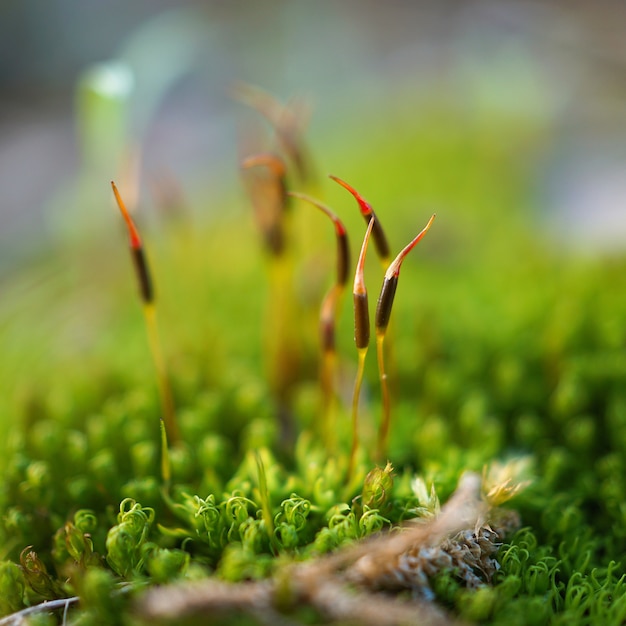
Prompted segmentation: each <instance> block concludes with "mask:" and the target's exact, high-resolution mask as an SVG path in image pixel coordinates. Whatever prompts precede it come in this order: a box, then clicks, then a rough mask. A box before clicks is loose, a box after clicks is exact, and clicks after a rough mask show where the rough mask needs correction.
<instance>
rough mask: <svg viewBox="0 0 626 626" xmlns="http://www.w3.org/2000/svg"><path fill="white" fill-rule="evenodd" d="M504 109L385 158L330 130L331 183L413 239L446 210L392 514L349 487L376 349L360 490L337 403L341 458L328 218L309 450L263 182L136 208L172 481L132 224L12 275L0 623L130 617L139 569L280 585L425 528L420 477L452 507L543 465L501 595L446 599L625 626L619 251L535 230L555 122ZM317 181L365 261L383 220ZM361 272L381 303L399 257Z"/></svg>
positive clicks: (5, 328)
mask: <svg viewBox="0 0 626 626" xmlns="http://www.w3.org/2000/svg"><path fill="white" fill-rule="evenodd" d="M434 111H436V113H434ZM446 116H447V117H446ZM402 120H403V122H405V123H406V122H407V118H402ZM492 122H493V120H492ZM505 122H507V124H506V125H505ZM510 122H511V120H504V121H503V122H502V126H501V127H500V128H499V127H498V124H497V120H496V121H495V122H494V123H493V124H491V125H490V126H489V127H488V128H487V127H483V126H481V124H479V123H476V124H474V125H472V124H469V125H468V124H467V121H466V120H459V119H458V118H457V117H456V116H455V114H454V112H453V111H448V112H447V113H445V112H444V113H442V112H441V110H440V109H438V108H436V107H433V111H431V112H430V114H428V113H425V114H424V115H423V117H422V119H421V121H418V122H415V123H414V124H413V125H411V126H406V125H403V126H402V127H401V129H400V128H399V129H398V133H397V134H396V135H394V139H393V141H392V140H388V139H387V138H386V137H385V136H383V135H382V134H381V135H377V134H376V131H375V129H373V130H372V133H371V136H370V137H369V138H368V154H362V153H361V154H359V155H358V156H356V155H353V154H352V153H350V152H348V151H347V150H345V149H339V148H337V146H334V145H333V143H332V140H330V139H329V141H328V146H329V150H330V154H331V155H332V156H333V160H332V163H331V164H330V167H332V171H333V172H334V173H337V174H339V175H341V176H342V177H344V178H346V179H347V180H350V181H351V182H353V184H354V185H355V186H357V187H359V189H360V190H361V191H362V192H363V193H364V194H365V195H366V196H367V197H368V199H369V200H370V201H371V202H372V204H373V205H374V206H375V208H376V210H377V212H378V214H379V217H380V218H381V220H383V223H384V225H385V227H386V229H387V230H388V232H389V238H390V241H391V242H392V247H393V248H394V249H395V250H399V249H400V247H401V246H403V245H404V244H405V243H406V242H407V241H408V239H409V234H408V233H412V234H415V233H416V232H417V230H419V228H421V227H422V225H423V223H425V220H426V218H427V217H428V216H429V215H430V212H432V209H433V208H435V209H436V210H437V212H438V217H437V221H436V223H435V225H434V227H433V229H432V231H431V232H430V233H429V235H428V237H427V238H426V239H425V240H424V241H423V242H422V243H421V244H420V246H419V249H418V250H416V252H415V253H414V255H413V256H412V257H410V258H409V259H408V260H407V262H406V264H405V267H404V269H403V271H402V276H401V280H400V284H399V288H398V293H397V297H396V304H395V308H394V313H393V320H392V335H393V361H392V366H391V368H392V380H393V383H392V384H393V420H394V421H393V432H392V438H391V447H390V455H389V456H390V460H391V461H392V462H393V464H394V467H395V469H396V476H395V483H394V488H393V492H392V493H391V494H390V496H389V498H388V500H387V502H386V503H385V504H384V507H383V508H381V509H374V510H372V511H370V512H368V514H363V511H362V510H359V506H360V505H359V504H358V502H357V503H356V504H355V503H353V498H355V497H356V496H358V495H359V494H360V493H361V490H362V485H363V479H364V477H365V474H366V472H367V471H368V470H369V469H371V468H372V467H373V463H372V462H371V461H370V460H369V454H370V452H371V451H372V450H373V449H374V441H373V437H374V433H375V429H376V428H375V427H376V424H377V422H378V419H379V413H380V399H379V391H378V383H377V374H376V370H375V358H374V355H373V354H372V355H370V358H369V360H368V364H367V369H366V387H367V389H366V393H365V398H364V401H363V405H362V435H363V437H362V440H363V447H362V453H361V457H360V459H359V469H358V472H357V474H356V476H355V477H354V480H353V481H352V482H351V483H350V484H348V485H346V484H345V480H344V473H345V468H346V465H347V459H346V457H347V451H348V447H349V443H350V442H349V410H348V408H347V403H346V405H345V406H344V405H342V404H341V403H340V405H339V407H338V409H337V411H336V415H335V419H336V424H335V429H336V438H337V442H338V448H337V451H336V453H335V454H330V455H329V453H328V451H327V450H324V448H323V447H322V445H321V440H320V424H319V421H320V420H319V410H320V399H319V396H318V387H317V367H318V353H317V328H316V324H317V307H318V306H319V302H320V299H321V297H322V294H323V292H324V289H325V288H326V287H327V286H328V285H329V283H330V281H331V274H332V267H333V259H332V253H333V250H334V248H333V240H332V231H330V229H329V228H328V224H327V223H325V222H324V220H323V218H322V217H321V216H319V215H317V214H315V213H314V212H313V211H312V210H311V209H309V208H308V207H303V206H297V207H295V208H294V221H295V224H294V233H295V234H294V238H293V244H292V245H293V254H294V258H295V260H296V275H297V277H298V280H297V283H296V284H295V285H293V293H294V298H295V300H294V301H295V302H296V303H297V306H298V313H297V316H296V318H294V319H297V323H295V322H294V328H293V329H292V331H293V337H294V342H295V345H297V348H298V353H299V364H298V368H297V374H298V376H297V379H298V382H297V385H296V386H295V392H294V398H293V420H294V423H295V431H296V433H298V434H297V439H296V442H295V443H294V444H293V445H292V446H285V445H284V442H281V441H280V436H279V428H278V424H277V420H276V409H275V404H274V400H273V398H272V394H271V391H270V386H269V384H268V373H267V372H268V367H269V365H268V363H267V358H266V357H265V356H264V355H265V354H266V353H267V352H268V348H267V345H268V344H267V342H268V341H271V339H268V337H267V333H266V332H265V330H264V328H267V327H269V325H270V322H269V320H267V319H266V317H265V315H266V313H265V311H267V301H266V300H267V267H266V263H265V262H266V261H267V259H265V258H264V253H263V251H262V249H261V246H260V244H259V242H258V238H257V235H256V233H255V231H254V228H253V224H252V219H251V216H250V214H249V210H248V205H247V201H246V199H245V198H244V196H243V194H238V195H234V196H232V197H227V198H220V208H219V214H216V213H213V214H212V216H211V217H206V216H205V217H200V218H199V217H198V212H199V211H198V210H196V211H195V212H194V213H193V214H192V215H191V216H187V217H185V216H184V215H182V216H180V218H177V219H172V220H169V221H168V220H165V219H161V220H160V221H159V220H152V221H151V223H150V224H149V225H146V224H144V229H143V234H144V239H145V241H146V244H147V248H148V254H149V257H150V260H151V262H152V267H153V274H154V277H155V282H156V284H157V293H158V303H159V315H160V323H161V330H162V333H161V334H162V337H163V343H164V350H165V353H166V355H167V360H168V363H169V367H170V373H171V381H172V384H173V388H174V394H175V398H176V405H177V411H178V416H179V420H180V426H181V430H182V434H183V440H184V444H183V445H182V446H181V447H179V448H176V449H174V450H173V451H172V455H171V462H172V472H173V477H172V484H171V486H170V487H169V489H167V490H166V489H165V488H164V487H163V485H162V481H161V470H160V432H159V415H160V407H159V403H158V394H157V391H156V383H155V378H154V373H153V366H152V362H151V360H150V354H149V351H148V347H147V342H146V338H145V329H144V327H143V321H142V317H141V311H140V306H139V304H138V302H137V300H136V298H135V293H134V284H133V278H132V274H131V272H130V262H129V260H128V258H127V251H126V248H125V241H124V236H123V234H122V231H121V230H120V229H119V228H118V216H116V215H114V214H111V219H110V221H109V224H110V232H108V233H107V234H103V235H102V236H101V237H99V239H98V240H97V241H87V242H84V243H82V244H80V245H77V244H73V245H71V246H67V247H59V248H56V249H54V250H51V251H50V252H49V255H48V256H46V257H45V258H43V259H38V260H35V261H33V263H32V265H31V266H30V267H27V268H23V269H21V270H20V271H19V272H18V273H17V274H15V275H13V276H12V277H11V278H5V280H4V281H3V285H2V289H3V293H4V297H3V303H2V305H1V307H2V318H1V320H2V324H1V326H0V340H1V342H2V346H3V350H2V355H1V358H0V379H1V380H2V388H3V393H2V397H1V398H0V403H1V410H2V416H3V417H2V420H1V428H2V454H1V459H2V460H1V461H0V464H1V467H2V472H3V475H4V478H3V481H2V495H1V503H2V508H3V515H2V523H1V528H0V537H1V541H2V551H1V552H0V554H1V556H2V558H3V559H5V560H4V561H3V563H2V564H1V565H0V612H1V613H2V614H8V613H10V612H13V611H17V610H19V609H21V608H23V607H24V606H25V605H32V604H36V603H37V602H40V601H42V600H44V599H50V598H53V597H66V596H72V595H75V594H76V595H79V596H80V598H81V600H80V608H79V609H77V610H73V611H70V613H69V615H68V617H67V619H68V620H69V623H76V624H79V623H102V624H104V623H120V621H122V622H125V623H135V622H136V621H137V620H139V619H140V618H139V617H137V616H132V615H131V614H130V613H129V598H131V597H132V596H133V594H134V593H135V590H140V589H141V588H142V587H143V586H144V585H146V584H152V583H162V582H168V581H173V580H179V579H197V578H202V577H205V576H218V577H221V578H223V579H225V580H233V581H236V580H241V579H245V578H253V579H254V578H260V577H265V576H268V575H270V574H271V573H272V572H274V571H276V569H277V568H280V567H281V565H282V564H284V563H286V562H288V561H289V560H292V559H308V558H313V557H314V556H315V555H318V554H322V553H325V552H327V551H329V550H332V549H333V548H335V547H337V546H340V545H342V544H343V543H345V542H347V541H351V540H354V539H358V538H360V537H362V536H365V535H366V534H368V533H371V532H373V531H376V530H379V529H383V528H385V527H388V526H389V524H393V523H396V522H399V521H401V520H403V519H406V518H408V517H411V516H412V515H413V514H414V513H413V511H414V510H415V509H416V508H417V507H418V506H419V502H418V501H417V498H416V496H415V494H414V493H413V491H412V490H411V488H410V481H411V479H412V478H413V477H414V476H415V474H420V475H422V476H425V477H426V479H427V481H432V482H433V483H434V484H435V486H436V489H437V492H438V494H439V496H440V498H441V500H442V501H444V500H445V499H446V498H447V497H448V495H449V494H450V493H451V492H452V490H453V489H454V486H455V484H456V482H457V479H458V477H459V476H460V474H461V473H462V472H463V471H464V470H466V469H473V470H478V471H480V470H481V469H482V468H483V466H484V465H486V464H489V463H490V462H492V461H494V460H506V459H507V458H510V457H517V456H521V455H524V456H527V457H528V458H529V459H530V460H531V463H532V468H533V482H532V485H531V486H530V487H529V488H527V489H526V490H525V491H524V492H523V493H521V494H520V495H519V496H517V497H516V498H515V500H514V501H513V502H512V503H511V506H513V507H514V508H515V509H517V510H518V511H519V513H520V515H521V519H522V523H523V528H522V529H521V530H519V531H518V532H517V533H516V534H515V535H514V536H512V537H510V539H508V541H507V543H506V544H504V545H503V546H502V547H501V549H500V551H499V553H498V557H497V558H498V561H499V563H500V565H501V569H500V571H499V572H498V573H497V575H496V578H495V580H494V584H493V586H492V587H485V588H482V589H480V590H478V591H469V590H466V589H464V588H462V586H461V585H460V584H459V582H458V581H457V580H456V578H455V576H454V573H453V572H452V573H449V574H442V575H441V576H440V577H439V578H437V579H436V580H435V581H433V587H434V589H435V591H436V593H437V601H438V602H440V603H442V604H443V605H445V606H447V607H449V608H450V609H451V610H452V612H453V613H456V614H459V615H460V616H462V617H463V618H466V619H467V620H470V621H472V620H475V621H478V622H481V623H491V624H559V623H562V624H619V623H623V621H624V619H626V594H625V593H624V591H625V589H624V585H625V579H624V575H623V572H624V569H623V565H622V563H621V560H622V559H623V554H624V553H625V552H626V531H625V530H624V529H625V528H626V523H625V522H626V519H625V518H626V508H625V505H624V502H626V483H625V482H624V480H625V479H624V476H626V472H625V467H624V465H625V463H626V462H625V460H624V458H625V452H626V429H625V428H624V426H626V325H625V324H624V323H623V320H624V319H626V296H625V295H624V290H623V289H620V288H619V286H620V280H621V279H622V278H623V276H624V272H625V271H626V258H625V257H624V256H623V255H622V256H619V257H615V256H614V257H612V258H593V259H589V258H586V259H580V258H577V257H576V256H575V255H572V254H570V253H569V252H564V251H563V250H562V249H559V250H555V249H554V245H555V244H553V243H550V241H549V238H548V237H546V236H544V235H542V234H541V230H542V226H543V225H544V224H545V222H544V221H542V218H541V216H538V215H533V214H532V213H530V212H528V209H529V207H532V205H533V197H532V194H531V192H530V190H531V189H532V182H533V173H532V172H529V171H528V169H527V168H525V167H523V166H522V165H523V164H524V163H527V162H528V159H529V156H532V150H533V149H537V144H539V143H541V142H540V141H539V140H537V142H536V143H535V142H534V139H532V137H533V132H538V131H537V129H533V128H525V127H524V126H523V124H522V123H519V122H520V121H519V120H518V124H517V125H512V124H510ZM512 128H514V130H511V129H512ZM433 129H434V130H433ZM442 129H445V132H443V131H442ZM400 130H401V131H402V132H400ZM529 137H531V139H529ZM315 147H316V148H317V151H318V153H319V154H320V155H321V156H322V157H323V156H324V150H323V148H324V146H315ZM107 183H108V181H103V184H102V189H101V190H99V191H98V193H97V197H99V198H100V200H101V205H102V211H107V210H108V209H109V206H110V199H109V196H108V189H107ZM294 188H295V187H294ZM318 191H319V192H320V193H322V194H323V195H325V196H326V200H327V201H328V202H329V204H330V205H331V206H333V207H334V208H335V210H336V211H337V212H338V213H339V214H340V215H341V216H342V218H344V219H345V221H346V222H347V224H348V230H349V233H350V234H351V236H352V244H353V252H355V246H356V244H357V240H358V239H359V238H360V237H361V235H362V232H363V228H364V227H363V223H362V221H361V220H360V217H359V216H358V213H357V211H356V209H355V207H354V206H353V204H352V199H351V198H349V197H347V196H345V195H342V191H341V190H335V189H333V188H332V187H331V184H330V183H328V184H327V183H325V182H322V183H321V184H320V187H319V189H318ZM433 205H434V206H433ZM531 215H532V217H531ZM411 236H412V235H411ZM367 274H368V277H367V281H368V285H369V288H370V293H371V294H372V295H371V297H372V298H374V297H375V295H374V294H376V292H377V289H378V286H379V284H380V281H381V280H382V272H381V270H380V268H379V266H378V265H377V264H376V261H375V260H374V259H373V258H372V259H370V261H368V266H367ZM349 308H350V307H349V306H347V305H346V306H344V311H343V313H342V318H341V323H340V328H339V331H338V337H339V350H338V352H339V355H340V372H341V379H342V381H343V384H344V385H345V389H346V390H347V397H349V393H350V388H351V385H352V380H353V374H354V369H355V361H356V359H355V354H354V348H353V346H352V328H351V324H352V322H351V312H350V310H349ZM344 395H345V394H344ZM256 452H259V453H260V457H261V459H262V462H263V466H264V469H265V473H266V478H267V491H266V493H263V492H264V490H263V487H262V485H261V486H260V485H259V468H258V464H257V456H256ZM264 506H268V507H269V513H268V512H267V510H266V512H265V514H264V512H263V507H264ZM272 526H273V529H272V528H271V527H272ZM27 546H32V551H34V552H35V553H36V557H35V556H34V555H32V554H31V555H30V556H29V555H28V554H27V553H25V555H24V556H23V557H22V563H21V566H19V567H18V565H17V563H20V553H21V552H22V550H23V549H24V548H26V547H27ZM42 564H43V565H45V568H46V569H47V574H44V573H42V570H41V568H42ZM34 619H35V620H36V622H37V623H46V624H48V623H54V622H55V620H56V617H51V616H47V615H45V614H42V615H38V616H36V617H35V618H34ZM303 619H305V617H303Z"/></svg>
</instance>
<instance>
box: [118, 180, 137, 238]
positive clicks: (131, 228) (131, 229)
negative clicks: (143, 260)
mask: <svg viewBox="0 0 626 626" xmlns="http://www.w3.org/2000/svg"><path fill="white" fill-rule="evenodd" d="M111 187H112V188H113V194H114V195H115V200H116V202H117V206H118V207H119V209H120V211H121V213H122V217H123V218H124V221H125V222H126V227H127V228H128V237H129V239H130V247H131V248H133V249H135V250H139V249H141V248H142V244H141V237H140V236H139V231H138V230H137V227H136V226H135V222H133V218H132V217H131V216H130V213H129V212H128V209H127V208H126V205H125V204H124V201H123V200H122V196H121V195H120V192H119V191H118V189H117V186H116V184H115V183H114V182H113V181H111Z"/></svg>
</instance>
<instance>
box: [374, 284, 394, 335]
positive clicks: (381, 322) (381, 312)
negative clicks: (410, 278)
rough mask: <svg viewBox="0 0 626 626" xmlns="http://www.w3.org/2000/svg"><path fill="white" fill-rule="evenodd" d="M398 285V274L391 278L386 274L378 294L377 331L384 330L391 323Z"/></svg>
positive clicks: (375, 322) (375, 323)
mask: <svg viewBox="0 0 626 626" xmlns="http://www.w3.org/2000/svg"><path fill="white" fill-rule="evenodd" d="M397 287H398V276H397V275H393V276H391V277H390V278H387V276H385V279H384V281H383V286H382V289H381V290H380V295H379V296H378V303H377V304H376V315H375V318H374V325H375V326H376V332H384V331H385V330H386V329H387V326H388V325H389V318H390V317H391V307H392V306H393V299H394V297H395V295H396V289H397Z"/></svg>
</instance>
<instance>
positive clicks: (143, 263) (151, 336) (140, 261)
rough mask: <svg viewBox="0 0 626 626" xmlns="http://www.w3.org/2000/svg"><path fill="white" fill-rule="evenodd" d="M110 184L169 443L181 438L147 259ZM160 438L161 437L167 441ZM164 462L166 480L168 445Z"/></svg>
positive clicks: (127, 215)
mask: <svg viewBox="0 0 626 626" xmlns="http://www.w3.org/2000/svg"><path fill="white" fill-rule="evenodd" d="M111 187H112V188H113V194H114V195H115V200H116V201H117V206H118V207H119V209H120V212H121V213H122V217H123V218H124V221H125V222H126V228H127V230H128V238H129V245H130V252H131V256H132V259H133V265H134V267H135V273H136V275H137V280H138V282H139V294H140V297H141V302H142V305H143V306H142V308H143V314H144V318H145V321H146V329H147V332H148V342H149V344H150V351H151V353H152V359H153V361H154V365H155V368H156V372H157V383H158V387H159V395H160V398H161V410H162V412H163V424H164V426H165V435H166V439H167V440H169V442H170V443H171V444H172V445H175V444H177V443H179V442H180V432H179V429H178V422H177V420H176V412H175V410H174V399H173V396H172V390H171V387H170V383H169V377H168V373H167V367H166V364H165V358H164V356H163V350H162V349H161V340H160V337H159V329H158V324H157V316H156V308H155V298H154V289H153V286H152V280H151V278H150V271H149V269H148V262H147V260H146V256H145V252H144V247H143V243H142V241H141V237H140V236H139V231H138V230H137V227H136V226H135V223H134V221H133V219H132V217H131V216H130V213H129V212H128V210H127V209H126V205H125V204H124V201H123V200H122V197H121V195H120V193H119V191H118V189H117V186H116V185H115V183H114V182H113V181H111ZM166 439H165V438H163V441H166ZM163 455H164V459H163V465H162V474H163V479H164V480H165V481H167V480H168V479H169V476H166V474H168V473H169V472H168V471H166V469H165V468H166V467H169V460H167V459H166V458H165V457H166V456H167V446H166V447H165V448H164V449H163Z"/></svg>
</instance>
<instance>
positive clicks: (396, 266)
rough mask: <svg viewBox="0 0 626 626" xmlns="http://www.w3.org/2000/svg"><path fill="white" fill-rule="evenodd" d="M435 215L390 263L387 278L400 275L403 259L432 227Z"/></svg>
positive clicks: (386, 273)
mask: <svg viewBox="0 0 626 626" xmlns="http://www.w3.org/2000/svg"><path fill="white" fill-rule="evenodd" d="M435 215H436V214H434V213H433V215H432V216H431V218H430V219H429V220H428V224H426V226H424V228H423V229H422V230H421V232H420V233H419V234H418V235H417V236H416V237H415V238H414V239H413V240H412V241H411V242H410V243H409V244H408V245H406V246H405V247H404V248H403V249H402V250H401V251H400V253H399V254H398V256H397V257H396V258H395V259H394V260H393V261H392V262H391V263H390V264H389V267H388V268H387V271H386V272H385V278H387V279H391V278H392V277H394V276H395V277H398V276H399V274H400V268H401V266H402V261H404V258H405V257H406V255H407V254H408V253H409V252H411V250H412V249H413V248H414V247H415V246H416V245H417V243H418V242H419V241H420V239H421V238H422V237H423V236H424V235H425V234H426V233H427V232H428V230H429V229H430V227H431V225H432V223H433V221H434V219H435Z"/></svg>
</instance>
